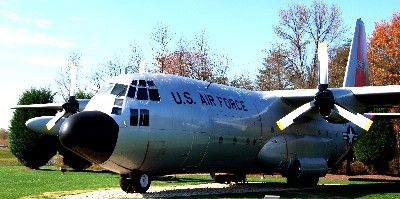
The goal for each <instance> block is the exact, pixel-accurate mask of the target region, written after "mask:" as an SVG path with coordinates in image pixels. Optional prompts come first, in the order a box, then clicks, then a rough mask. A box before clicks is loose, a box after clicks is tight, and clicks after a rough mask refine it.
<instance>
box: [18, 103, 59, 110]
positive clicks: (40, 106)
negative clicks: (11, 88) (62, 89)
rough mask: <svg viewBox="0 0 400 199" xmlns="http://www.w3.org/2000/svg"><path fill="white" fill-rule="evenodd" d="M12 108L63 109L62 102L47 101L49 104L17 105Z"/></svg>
mask: <svg viewBox="0 0 400 199" xmlns="http://www.w3.org/2000/svg"><path fill="white" fill-rule="evenodd" d="M11 109H53V110H62V109H63V108H62V104H58V103H47V104H29V105H16V106H14V107H11Z"/></svg>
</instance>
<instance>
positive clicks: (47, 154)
mask: <svg viewBox="0 0 400 199" xmlns="http://www.w3.org/2000/svg"><path fill="white" fill-rule="evenodd" d="M51 102H53V95H52V93H51V92H50V90H48V89H35V88H31V89H29V90H27V91H25V92H24V93H23V94H22V96H21V97H20V99H19V101H18V104H20V105H23V104H43V103H51ZM54 114H55V111H54V110H43V109H17V110H15V111H14V115H13V117H12V119H11V126H10V135H9V144H10V150H11V152H12V153H13V154H14V156H15V157H17V159H18V160H19V161H20V162H21V163H22V164H23V165H25V166H27V167H30V168H32V169H38V168H39V167H40V166H43V165H45V164H46V163H47V162H48V161H49V160H50V158H51V157H53V156H54V155H55V154H56V149H57V148H56V147H57V143H58V137H56V136H51V135H45V134H40V133H36V132H34V131H31V130H29V129H28V128H27V127H26V126H25V122H26V121H27V120H28V119H30V118H34V117H38V116H43V115H50V116H52V115H54Z"/></svg>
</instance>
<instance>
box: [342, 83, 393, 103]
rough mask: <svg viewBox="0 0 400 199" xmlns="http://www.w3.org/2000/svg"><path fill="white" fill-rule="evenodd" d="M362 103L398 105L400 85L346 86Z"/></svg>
mask: <svg viewBox="0 0 400 199" xmlns="http://www.w3.org/2000/svg"><path fill="white" fill-rule="evenodd" d="M344 89H349V90H350V91H351V92H352V93H353V94H354V96H355V98H356V99H357V100H358V101H360V102H361V103H362V104H365V105H369V106H378V107H393V106H398V105H400V85H390V86H365V87H346V88H344Z"/></svg>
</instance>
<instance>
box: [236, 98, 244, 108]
mask: <svg viewBox="0 0 400 199" xmlns="http://www.w3.org/2000/svg"><path fill="white" fill-rule="evenodd" d="M235 104H236V107H237V108H238V109H239V110H243V107H240V106H239V102H238V101H237V100H235Z"/></svg>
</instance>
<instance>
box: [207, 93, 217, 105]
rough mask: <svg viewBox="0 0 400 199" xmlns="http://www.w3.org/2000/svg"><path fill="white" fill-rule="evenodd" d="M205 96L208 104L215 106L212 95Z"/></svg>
mask: <svg viewBox="0 0 400 199" xmlns="http://www.w3.org/2000/svg"><path fill="white" fill-rule="evenodd" d="M207 98H208V102H209V104H210V105H213V106H216V105H215V102H214V98H213V96H211V95H207Z"/></svg>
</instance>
